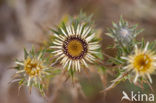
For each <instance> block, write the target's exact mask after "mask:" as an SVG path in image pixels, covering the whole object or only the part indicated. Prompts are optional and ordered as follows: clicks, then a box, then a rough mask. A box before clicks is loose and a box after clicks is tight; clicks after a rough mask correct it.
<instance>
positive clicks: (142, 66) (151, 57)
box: [122, 42, 156, 83]
mask: <svg viewBox="0 0 156 103" xmlns="http://www.w3.org/2000/svg"><path fill="white" fill-rule="evenodd" d="M148 45H149V42H147V44H146V46H145V48H144V50H142V49H138V47H137V45H136V46H135V52H134V54H132V55H130V56H128V57H122V58H123V59H126V60H127V61H128V65H127V66H126V67H124V68H125V69H128V70H133V72H135V73H136V77H135V79H134V82H136V81H137V79H138V77H139V76H142V77H147V78H148V79H149V80H150V82H151V83H152V79H151V77H150V74H152V73H153V72H154V71H155V70H156V55H155V54H154V52H153V51H151V50H149V49H148Z"/></svg>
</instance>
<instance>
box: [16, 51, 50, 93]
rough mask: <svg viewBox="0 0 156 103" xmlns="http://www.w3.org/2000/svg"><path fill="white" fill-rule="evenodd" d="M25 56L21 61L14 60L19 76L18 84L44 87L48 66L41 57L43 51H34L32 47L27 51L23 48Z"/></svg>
mask: <svg viewBox="0 0 156 103" xmlns="http://www.w3.org/2000/svg"><path fill="white" fill-rule="evenodd" d="M24 53H25V58H24V60H22V61H19V60H16V65H17V66H16V69H17V72H16V75H17V76H18V77H19V78H20V82H19V83H20V85H27V86H28V87H29V88H30V89H31V87H32V86H34V87H37V88H39V89H40V90H41V91H42V90H43V87H45V84H46V83H45V81H44V80H45V77H46V76H47V75H49V72H50V70H49V66H48V65H47V61H46V59H44V58H43V55H44V51H40V52H39V53H35V52H34V50H33V49H32V50H31V51H30V52H29V53H28V52H27V51H26V50H25V52H24Z"/></svg>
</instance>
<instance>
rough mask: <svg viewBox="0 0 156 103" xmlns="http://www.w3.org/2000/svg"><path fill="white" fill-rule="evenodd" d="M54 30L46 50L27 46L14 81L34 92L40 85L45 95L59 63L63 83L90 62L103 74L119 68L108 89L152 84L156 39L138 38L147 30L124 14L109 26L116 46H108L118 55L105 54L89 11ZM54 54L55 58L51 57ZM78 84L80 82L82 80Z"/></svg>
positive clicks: (155, 65) (62, 22) (109, 31)
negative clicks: (51, 58) (125, 83)
mask: <svg viewBox="0 0 156 103" xmlns="http://www.w3.org/2000/svg"><path fill="white" fill-rule="evenodd" d="M51 31H52V35H51V36H49V38H48V39H49V41H47V42H49V43H47V44H48V46H45V47H43V48H46V47H47V48H46V49H45V50H39V51H35V50H34V48H32V50H30V51H29V52H27V50H26V49H24V58H23V60H22V61H21V60H16V67H15V69H16V70H17V71H16V74H15V75H14V81H18V83H19V85H20V86H22V85H25V86H27V87H28V88H29V90H30V91H31V88H32V87H36V88H38V89H39V90H40V92H41V93H42V94H43V95H45V93H44V90H45V89H47V88H48V85H49V82H50V80H51V78H50V77H53V73H55V71H54V70H53V68H55V64H61V66H60V67H59V70H61V71H62V74H61V73H60V72H59V73H58V74H57V75H60V78H59V79H58V80H60V81H61V82H64V80H66V78H65V76H66V72H67V73H69V74H70V75H71V76H72V77H73V76H74V73H76V72H80V71H84V69H86V68H87V69H88V68H89V66H90V64H92V65H94V66H95V67H96V68H95V70H94V71H96V72H97V73H98V74H99V75H100V77H102V76H103V75H105V74H106V73H107V72H106V71H107V70H111V69H112V68H114V67H115V68H116V69H115V70H116V72H117V75H115V78H116V79H115V80H113V81H112V84H111V85H110V86H108V88H106V89H105V91H106V90H110V89H112V88H114V87H115V86H116V85H117V84H119V83H120V82H121V81H125V80H129V81H130V82H131V81H133V83H134V84H139V85H141V83H147V84H150V83H152V77H151V75H152V74H154V73H155V71H156V52H155V51H156V42H147V43H145V41H144V39H142V40H141V41H138V40H137V39H136V38H137V36H138V35H139V34H140V33H141V32H142V31H143V30H142V29H137V25H132V26H131V25H130V24H129V23H128V22H127V21H125V20H124V19H123V18H122V17H121V18H120V20H119V22H118V23H114V22H113V27H112V28H108V33H106V35H107V36H109V37H111V38H112V39H113V40H114V45H113V46H109V47H108V48H111V49H112V48H113V49H114V48H115V49H116V50H117V52H116V55H115V56H114V57H111V56H109V55H107V54H103V53H104V51H102V49H101V46H100V44H99V42H100V39H99V38H98V37H97V34H98V32H97V30H96V29H95V26H94V22H93V21H92V16H87V15H86V14H85V13H82V12H81V13H80V15H79V16H74V17H69V16H68V17H67V18H66V19H64V20H63V21H61V23H60V24H58V25H57V26H56V28H55V29H53V28H51ZM45 53H46V55H45ZM51 55H52V57H53V60H50V59H49V57H51ZM106 55H107V57H109V59H108V61H105V59H104V57H105V56H106ZM99 67H100V68H99ZM97 68H99V69H100V71H99V69H97ZM55 70H57V68H55ZM101 70H102V73H101ZM70 75H68V76H70ZM101 75H102V76H101ZM54 76H55V75H54ZM62 78H63V79H62ZM67 79H68V77H67ZM72 79H73V78H72ZM77 81H78V80H77ZM60 84H61V85H62V84H63V83H59V85H60ZM77 84H78V85H79V83H78V82H77ZM59 87H61V86H58V88H57V89H56V91H55V93H56V92H57V91H58V90H59ZM79 88H80V86H79ZM54 97H55V96H54Z"/></svg>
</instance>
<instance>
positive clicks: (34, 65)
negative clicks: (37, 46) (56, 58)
mask: <svg viewBox="0 0 156 103" xmlns="http://www.w3.org/2000/svg"><path fill="white" fill-rule="evenodd" d="M42 68H43V66H42V64H41V63H40V61H39V60H37V59H31V58H27V59H26V60H25V62H24V70H25V72H26V73H27V74H28V75H29V76H31V77H34V76H39V75H40V71H41V69H42Z"/></svg>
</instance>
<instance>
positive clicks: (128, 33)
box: [107, 17, 142, 45]
mask: <svg viewBox="0 0 156 103" xmlns="http://www.w3.org/2000/svg"><path fill="white" fill-rule="evenodd" d="M136 27H137V25H134V26H129V24H128V22H127V21H125V20H123V18H122V17H121V19H120V21H119V23H118V24H116V23H114V22H113V28H110V29H109V33H107V35H108V36H110V37H112V38H113V39H114V40H115V41H116V42H121V43H123V45H127V44H128V43H130V42H131V41H132V40H133V39H134V38H135V37H136V36H137V35H138V34H139V33H140V32H142V30H139V31H138V30H136Z"/></svg>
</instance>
